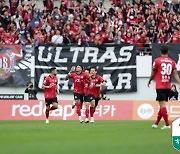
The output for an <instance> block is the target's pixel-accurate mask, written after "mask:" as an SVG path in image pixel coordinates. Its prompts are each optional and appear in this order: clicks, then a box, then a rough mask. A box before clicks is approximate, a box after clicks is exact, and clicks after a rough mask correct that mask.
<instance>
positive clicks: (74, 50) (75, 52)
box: [70, 47, 84, 63]
mask: <svg viewBox="0 0 180 154" xmlns="http://www.w3.org/2000/svg"><path fill="white" fill-rule="evenodd" d="M82 51H84V47H71V48H70V52H74V55H73V59H72V62H73V63H76V62H77V58H78V54H79V52H82Z"/></svg>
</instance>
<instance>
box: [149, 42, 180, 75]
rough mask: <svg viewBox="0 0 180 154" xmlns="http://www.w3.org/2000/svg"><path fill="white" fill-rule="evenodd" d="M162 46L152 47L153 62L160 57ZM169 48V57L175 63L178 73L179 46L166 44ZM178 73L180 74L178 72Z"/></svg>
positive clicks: (179, 62) (179, 63)
mask: <svg viewBox="0 0 180 154" xmlns="http://www.w3.org/2000/svg"><path fill="white" fill-rule="evenodd" d="M162 45H164V44H153V45H152V57H153V61H154V59H155V58H157V57H160V56H161V55H160V49H161V46H162ZM167 46H168V48H169V57H170V58H172V59H173V60H175V61H176V63H177V70H178V71H180V44H178V43H177V44H167ZM179 73H180V72H179Z"/></svg>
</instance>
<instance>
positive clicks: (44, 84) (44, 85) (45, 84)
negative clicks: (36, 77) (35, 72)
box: [42, 78, 52, 89]
mask: <svg viewBox="0 0 180 154" xmlns="http://www.w3.org/2000/svg"><path fill="white" fill-rule="evenodd" d="M47 83H48V78H45V79H44V82H43V85H42V88H43V89H46V88H51V87H52V85H51V84H50V85H49V86H48V85H47Z"/></svg>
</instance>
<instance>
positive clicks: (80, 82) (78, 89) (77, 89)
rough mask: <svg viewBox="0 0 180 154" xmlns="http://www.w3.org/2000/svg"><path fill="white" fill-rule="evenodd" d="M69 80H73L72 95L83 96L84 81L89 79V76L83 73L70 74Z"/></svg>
mask: <svg viewBox="0 0 180 154" xmlns="http://www.w3.org/2000/svg"><path fill="white" fill-rule="evenodd" d="M70 78H72V79H73V83H74V93H78V94H83V93H84V80H85V79H88V78H89V75H88V74H87V73H85V72H82V73H81V74H77V73H71V74H70Z"/></svg>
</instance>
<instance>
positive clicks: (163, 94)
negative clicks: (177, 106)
mask: <svg viewBox="0 0 180 154" xmlns="http://www.w3.org/2000/svg"><path fill="white" fill-rule="evenodd" d="M170 91H171V90H170V89H156V93H157V97H156V101H159V102H160V101H166V102H168V98H169V94H170Z"/></svg>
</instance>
